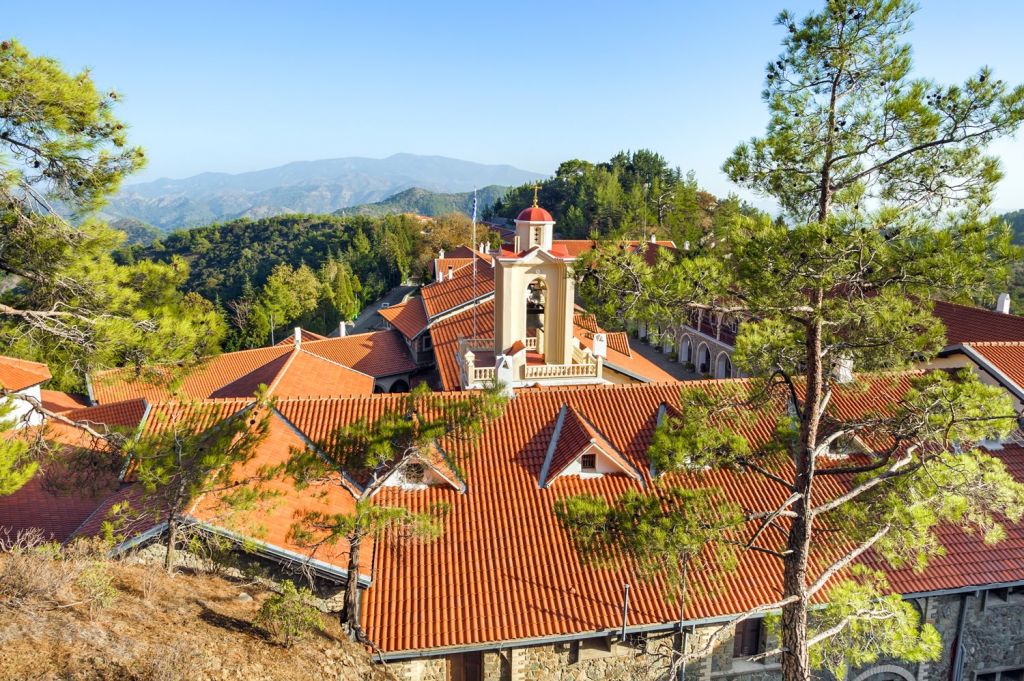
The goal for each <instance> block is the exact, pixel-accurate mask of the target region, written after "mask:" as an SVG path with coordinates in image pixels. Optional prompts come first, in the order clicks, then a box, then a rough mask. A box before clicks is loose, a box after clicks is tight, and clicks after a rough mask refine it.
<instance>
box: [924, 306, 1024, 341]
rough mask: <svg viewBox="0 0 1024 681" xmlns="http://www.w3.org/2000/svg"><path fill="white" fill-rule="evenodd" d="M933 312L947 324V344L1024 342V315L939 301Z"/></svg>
mask: <svg viewBox="0 0 1024 681" xmlns="http://www.w3.org/2000/svg"><path fill="white" fill-rule="evenodd" d="M932 311H933V313H934V314H935V316H936V317H938V318H939V319H941V320H942V323H943V324H944V325H945V326H946V343H947V344H948V345H955V344H957V343H979V342H988V341H1024V317H1020V316H1017V315H1013V314H1002V313H1000V312H995V311H993V310H985V309H983V308H980V307H969V306H967V305H957V304H956V303H947V302H944V301H941V300H937V301H935V307H934V308H933V310H932Z"/></svg>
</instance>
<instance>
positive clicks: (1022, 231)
mask: <svg viewBox="0 0 1024 681" xmlns="http://www.w3.org/2000/svg"><path fill="white" fill-rule="evenodd" d="M999 217H1001V218H1002V219H1003V220H1006V221H1007V222H1008V223H1010V229H1012V230H1013V241H1014V242H1015V243H1018V244H1024V209H1022V210H1015V211H1013V212H1012V213H1005V214H1003V215H1000V216H999Z"/></svg>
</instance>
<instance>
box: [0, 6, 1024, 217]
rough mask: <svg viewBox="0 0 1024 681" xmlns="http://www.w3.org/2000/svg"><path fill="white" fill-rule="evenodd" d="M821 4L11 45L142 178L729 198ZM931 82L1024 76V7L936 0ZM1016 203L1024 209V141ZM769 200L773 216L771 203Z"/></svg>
mask: <svg viewBox="0 0 1024 681" xmlns="http://www.w3.org/2000/svg"><path fill="white" fill-rule="evenodd" d="M820 4H821V3H820V1H819V2H809V1H807V0H796V1H793V2H784V1H783V0H732V1H728V0H719V1H713V2H707V1H704V2H679V1H678V0H677V1H675V2H671V1H669V2H637V1H635V0H634V1H633V2H623V1H621V0H619V1H615V2H603V1H599V0H598V1H589V2H582V1H581V2H555V1H551V0H549V1H548V2H534V1H526V2H515V3H511V2H444V1H439V2H429V3H428V2H411V1H410V2H407V3H399V2H388V1H376V0H375V1H372V2H367V1H362V2H340V1H335V2H331V1H327V0H324V1H322V2H305V1H301V0H294V1H293V2H289V3H284V2H278V3H270V2H255V1H249V2H244V3H243V2H226V1H225V2H222V1H220V0H205V1H204V2H192V1H176V2H167V3H157V2H137V1H133V2H122V3H105V2H99V1H97V2H81V1H78V0H76V1H75V2H46V3H45V11H44V10H43V9H42V8H41V7H40V6H39V5H38V4H36V3H32V2H11V3H7V6H6V7H5V8H4V26H3V32H4V35H5V36H13V37H16V38H18V39H19V40H21V41H22V42H24V43H25V45H26V46H27V47H28V48H29V49H30V50H32V51H33V52H37V53H41V54H46V55H49V56H53V57H56V58H57V59H59V60H61V61H62V62H63V63H64V65H65V66H66V67H67V68H69V69H75V70H77V69H79V68H82V67H84V66H88V67H91V68H92V71H93V76H94V78H95V80H96V81H97V82H98V84H100V85H101V86H103V87H114V88H117V89H118V90H119V91H120V92H122V93H123V95H124V97H125V100H124V104H123V106H122V107H121V108H120V114H121V116H122V117H123V118H124V119H125V120H126V121H127V122H128V123H129V124H130V125H131V127H132V131H133V139H134V141H136V142H137V143H139V144H142V145H143V146H144V147H145V148H146V150H147V152H148V155H149V158H150V165H149V167H148V168H147V169H146V170H145V171H143V172H142V173H141V174H140V175H139V176H137V177H136V178H135V179H137V180H144V179H154V178H157V177H184V176H188V175H192V174H196V173H199V172H203V171H211V170H212V171H226V172H239V171H245V170H255V169H259V168H265V167H270V166H274V165H279V164H282V163H287V162H289V161H296V160H306V159H317V158H331V157H338V156H371V157H383V156H387V155H389V154H392V153H396V152H411V153H419V154H441V155H445V156H453V157H456V158H463V159H467V160H472V161H480V162H485V163H509V164H512V165H515V166H519V167H521V168H526V169H529V170H535V171H539V172H544V173H551V172H553V171H554V169H555V168H556V166H557V164H558V163H559V162H560V161H562V160H565V159H569V158H585V159H589V160H594V161H597V160H604V159H606V158H608V157H609V156H610V155H611V154H613V153H614V152H615V151H617V150H619V149H625V148H632V149H636V148H640V147H648V148H651V149H654V150H656V151H659V152H660V153H662V154H663V155H665V156H666V157H667V158H668V160H669V161H670V162H671V163H672V164H673V165H678V166H681V167H682V168H683V169H693V170H695V171H696V172H697V176H698V179H699V180H700V182H701V183H702V184H703V185H704V186H706V187H707V188H708V189H710V190H711V191H713V192H715V193H717V194H725V193H728V192H729V191H733V190H734V187H732V185H730V183H729V182H728V180H727V179H726V178H725V177H724V175H723V174H722V173H721V171H720V166H721V164H722V161H723V160H724V159H725V157H726V156H727V155H728V153H729V152H730V150H731V149H732V148H733V146H734V145H735V144H736V143H737V142H738V141H739V140H741V139H745V138H747V137H750V136H752V135H756V134H760V133H761V132H762V131H763V129H764V123H765V120H766V114H765V108H764V105H763V103H762V102H761V100H760V96H759V92H760V89H761V86H762V82H763V76H764V73H763V68H764V65H765V63H766V62H767V61H768V60H769V59H771V58H773V57H774V56H775V55H776V54H777V52H778V51H779V40H780V38H781V35H782V34H781V32H780V30H779V29H778V28H777V27H776V26H774V25H773V21H772V20H773V18H774V16H775V14H776V13H777V11H778V10H780V9H782V8H784V7H785V8H790V9H793V10H796V11H797V12H798V13H800V14H803V13H804V12H806V11H807V10H809V9H810V8H813V7H817V6H819V5H820ZM921 4H923V7H922V9H921V10H920V11H919V12H918V14H917V16H916V19H915V30H914V32H913V33H912V34H911V40H912V42H913V44H914V46H915V55H916V64H917V72H918V73H919V74H921V75H925V76H929V77H934V78H937V79H939V80H941V81H953V80H962V79H963V78H965V77H967V76H969V75H971V74H973V73H975V72H976V69H977V68H978V67H979V66H981V65H983V64H987V65H989V66H992V67H993V68H994V69H995V70H996V73H997V76H998V77H1001V78H1004V79H1006V80H1007V81H1009V82H1011V83H1014V82H1020V81H1021V80H1024V50H1021V48H1020V40H1021V29H1022V27H1024V2H1020V1H1019V0H973V1H972V2H969V3H968V2H966V1H964V0H923V2H922V3H921ZM996 151H997V152H998V153H999V154H1000V155H1001V156H1002V158H1003V163H1004V167H1005V169H1006V172H1007V177H1006V179H1005V180H1004V182H1003V185H1002V187H1001V189H1000V193H999V197H998V200H997V207H998V208H1005V209H1009V208H1024V134H1022V135H1019V136H1018V139H1016V140H1013V141H1009V142H1005V143H1002V144H1000V145H999V146H998V147H997V148H996ZM758 203H761V202H758Z"/></svg>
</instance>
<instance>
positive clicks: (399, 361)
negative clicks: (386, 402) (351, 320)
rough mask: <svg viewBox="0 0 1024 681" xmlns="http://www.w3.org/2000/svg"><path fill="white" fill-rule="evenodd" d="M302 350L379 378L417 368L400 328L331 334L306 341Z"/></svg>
mask: <svg viewBox="0 0 1024 681" xmlns="http://www.w3.org/2000/svg"><path fill="white" fill-rule="evenodd" d="M410 302H411V301H410ZM302 350H303V352H308V353H310V354H313V355H317V356H319V357H323V358H324V359H328V360H330V361H332V362H337V363H338V364H343V365H345V366H346V367H350V368H352V369H355V370H356V371H359V372H362V373H364V374H368V375H370V376H374V377H376V378H381V377H384V376H394V375H395V374H405V373H409V372H411V371H415V370H416V363H415V362H414V361H413V360H412V355H410V354H409V346H408V345H406V344H405V341H404V340H402V336H401V335H399V333H398V332H397V331H372V332H370V333H360V334H356V335H352V336H342V337H341V338H328V339H327V340H322V341H315V342H312V343H303V344H302Z"/></svg>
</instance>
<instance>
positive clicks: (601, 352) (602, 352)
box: [591, 333, 608, 359]
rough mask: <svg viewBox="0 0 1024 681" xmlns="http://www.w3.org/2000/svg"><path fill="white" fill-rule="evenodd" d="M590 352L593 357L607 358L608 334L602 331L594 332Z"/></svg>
mask: <svg viewBox="0 0 1024 681" xmlns="http://www.w3.org/2000/svg"><path fill="white" fill-rule="evenodd" d="M591 352H593V353H594V356H595V357H601V358H602V359H608V336H606V335H605V334H603V333H595V334H594V347H593V348H591Z"/></svg>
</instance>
